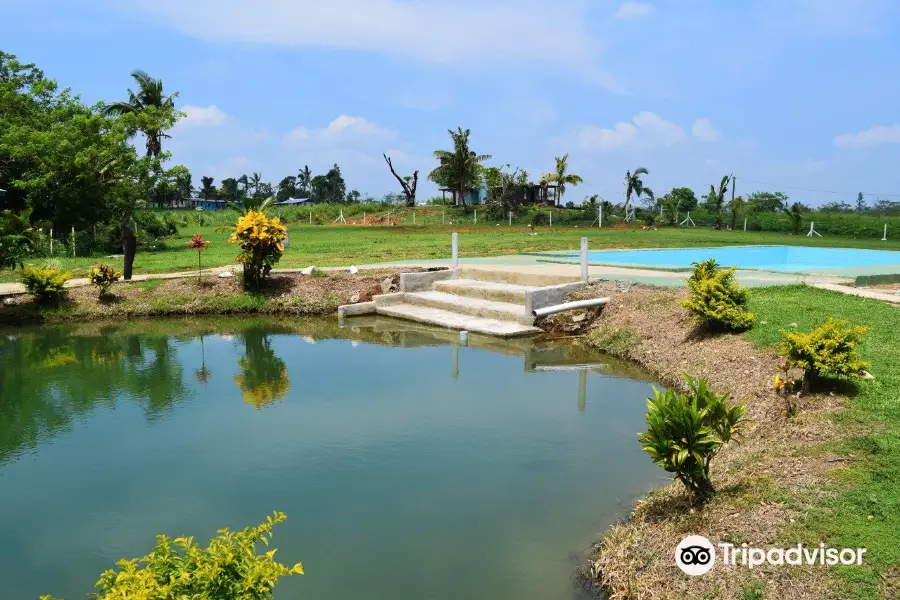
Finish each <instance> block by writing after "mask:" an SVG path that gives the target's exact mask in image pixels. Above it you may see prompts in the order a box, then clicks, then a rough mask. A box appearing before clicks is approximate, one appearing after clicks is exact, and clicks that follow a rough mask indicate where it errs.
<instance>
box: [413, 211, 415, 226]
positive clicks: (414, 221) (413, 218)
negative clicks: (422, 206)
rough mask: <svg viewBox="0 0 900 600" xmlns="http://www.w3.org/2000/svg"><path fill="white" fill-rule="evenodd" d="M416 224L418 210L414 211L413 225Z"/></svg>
mask: <svg viewBox="0 0 900 600" xmlns="http://www.w3.org/2000/svg"><path fill="white" fill-rule="evenodd" d="M415 224H416V211H413V225H415Z"/></svg>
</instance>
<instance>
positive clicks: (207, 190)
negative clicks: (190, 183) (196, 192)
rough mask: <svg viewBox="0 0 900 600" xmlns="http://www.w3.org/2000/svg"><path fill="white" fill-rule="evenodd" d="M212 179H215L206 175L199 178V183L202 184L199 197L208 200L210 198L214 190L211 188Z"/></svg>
mask: <svg viewBox="0 0 900 600" xmlns="http://www.w3.org/2000/svg"><path fill="white" fill-rule="evenodd" d="M213 181H215V179H213V178H212V177H209V176H207V175H204V176H203V177H201V178H200V183H202V184H203V187H202V188H200V197H202V198H203V199H204V200H209V199H210V198H212V195H213V192H214V191H215V190H214V189H213Z"/></svg>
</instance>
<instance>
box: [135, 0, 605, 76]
mask: <svg viewBox="0 0 900 600" xmlns="http://www.w3.org/2000/svg"><path fill="white" fill-rule="evenodd" d="M129 6H130V7H131V8H133V9H136V10H137V11H138V12H139V13H142V14H144V15H148V16H150V17H151V18H153V19H155V20H158V21H161V22H163V23H165V24H167V25H169V26H170V27H172V28H174V29H177V30H179V31H182V32H183V33H186V34H188V35H191V36H194V37H198V38H201V39H204V40H208V41H214V42H240V43H255V44H267V45H280V46H322V47H328V48H338V49H343V50H360V51H367V52H375V53H380V54H386V55H390V56H400V57H402V58H408V59H412V60H416V61H427V62H435V63H442V64H447V65H455V66H465V67H467V68H479V67H480V68H489V67H490V66H494V65H496V64H498V63H508V62H509V61H516V62H518V64H523V65H529V68H531V69H533V70H535V71H538V70H539V69H541V68H543V66H544V65H546V64H547V63H550V64H554V65H563V66H565V67H566V68H567V69H570V70H572V71H575V72H578V73H583V74H585V77H588V78H590V79H591V80H594V81H596V82H597V83H598V84H600V85H612V82H611V78H609V77H608V75H606V74H605V73H603V72H602V70H600V69H599V67H598V63H597V58H598V56H599V54H600V51H601V49H602V48H601V44H600V43H599V41H598V40H596V39H595V38H594V37H593V36H592V35H591V34H590V33H589V31H588V27H587V25H586V24H587V23H588V22H589V19H588V13H589V10H590V6H589V3H586V2H584V1H583V0H520V1H519V2H517V3H516V4H515V6H512V5H510V3H509V2H508V0H418V1H416V2H408V1H404V0H329V1H328V2H321V1H319V0H256V1H255V2H253V3H252V6H251V5H248V4H247V2H245V0H219V1H218V2H217V3H216V5H215V10H210V3H209V2H208V1H207V0H126V2H125V4H124V7H123V8H124V9H127V8H128V7H129ZM548 15H552V19H553V30H554V31H556V32H564V35H557V36H554V38H553V43H548V44H540V43H535V41H534V36H533V35H529V34H528V32H537V31H544V30H545V29H546V28H547V19H548ZM532 63H536V64H534V66H531V65H532Z"/></svg>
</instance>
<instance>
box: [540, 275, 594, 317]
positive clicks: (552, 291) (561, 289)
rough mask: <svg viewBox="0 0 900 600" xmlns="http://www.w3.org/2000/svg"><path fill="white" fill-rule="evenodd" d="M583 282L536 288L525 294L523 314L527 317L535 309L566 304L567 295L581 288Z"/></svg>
mask: <svg viewBox="0 0 900 600" xmlns="http://www.w3.org/2000/svg"><path fill="white" fill-rule="evenodd" d="M584 286H585V284H584V283H583V282H580V281H579V282H577V283H564V284H562V285H554V286H550V287H544V288H538V289H536V290H532V291H530V292H526V293H525V312H526V314H528V315H529V316H530V315H531V311H533V310H534V309H536V308H546V307H548V306H554V305H556V304H562V303H563V302H566V301H567V299H568V297H569V294H571V293H572V292H574V291H576V290H580V289H581V288H583V287H584Z"/></svg>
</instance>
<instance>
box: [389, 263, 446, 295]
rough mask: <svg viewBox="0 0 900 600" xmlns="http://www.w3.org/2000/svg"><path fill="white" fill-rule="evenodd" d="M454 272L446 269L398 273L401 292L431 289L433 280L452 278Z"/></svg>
mask: <svg viewBox="0 0 900 600" xmlns="http://www.w3.org/2000/svg"><path fill="white" fill-rule="evenodd" d="M454 274H455V272H454V271H453V270H452V269H447V270H446V271H426V272H424V273H400V291H401V292H426V291H428V290H430V289H431V286H432V285H433V284H434V282H435V281H441V280H443V279H452V278H453V276H454Z"/></svg>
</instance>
